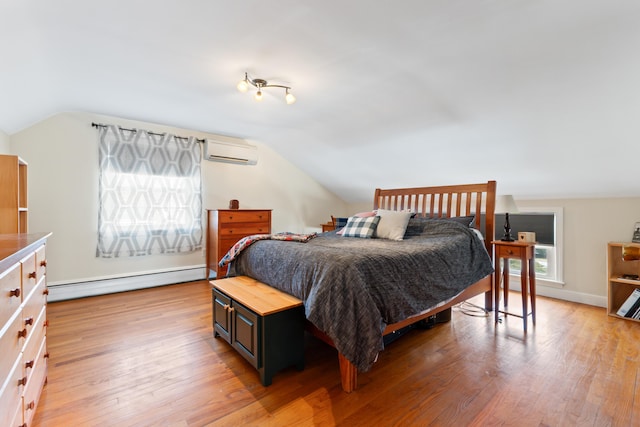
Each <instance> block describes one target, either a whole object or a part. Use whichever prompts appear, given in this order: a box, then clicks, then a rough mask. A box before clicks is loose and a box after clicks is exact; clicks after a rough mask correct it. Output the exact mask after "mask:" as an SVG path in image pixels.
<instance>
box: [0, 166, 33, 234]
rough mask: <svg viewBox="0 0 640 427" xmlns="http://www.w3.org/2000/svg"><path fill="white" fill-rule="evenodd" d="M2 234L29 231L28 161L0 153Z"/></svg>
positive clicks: (0, 230) (0, 221)
mask: <svg viewBox="0 0 640 427" xmlns="http://www.w3.org/2000/svg"><path fill="white" fill-rule="evenodd" d="M0 182H1V183H2V186H0V234H12V233H27V232H28V227H27V224H28V213H29V209H28V208H27V163H26V162H25V161H24V160H22V159H21V158H20V157H18V156H10V155H0Z"/></svg>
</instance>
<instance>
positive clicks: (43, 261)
mask: <svg viewBox="0 0 640 427" xmlns="http://www.w3.org/2000/svg"><path fill="white" fill-rule="evenodd" d="M45 247H46V246H45V245H42V246H40V247H39V248H38V250H36V275H37V279H38V281H40V280H41V279H42V278H43V277H44V276H45V275H46V274H47V254H46V250H45Z"/></svg>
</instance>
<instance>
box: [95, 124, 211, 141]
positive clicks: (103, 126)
mask: <svg viewBox="0 0 640 427" xmlns="http://www.w3.org/2000/svg"><path fill="white" fill-rule="evenodd" d="M91 126H93V127H94V128H106V127H108V125H103V124H102V123H94V122H91ZM118 129H120V130H126V131H128V132H138V129H127V128H123V127H122V126H118ZM145 132H147V133H148V134H149V135H158V136H162V135H166V134H167V133H166V132H165V133H157V132H151V131H148V130H147V131H145ZM173 136H174V137H175V138H178V139H189V138H188V137H185V136H178V135H173ZM195 140H196V142H200V143H204V142H205V140H204V139H198V138H196V139H195Z"/></svg>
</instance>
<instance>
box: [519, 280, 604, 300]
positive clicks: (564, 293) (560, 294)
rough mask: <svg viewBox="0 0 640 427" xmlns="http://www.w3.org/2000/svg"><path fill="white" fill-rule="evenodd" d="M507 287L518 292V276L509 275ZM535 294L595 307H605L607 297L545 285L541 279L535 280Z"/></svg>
mask: <svg viewBox="0 0 640 427" xmlns="http://www.w3.org/2000/svg"><path fill="white" fill-rule="evenodd" d="M509 289H510V290H512V291H516V292H520V277H519V276H511V279H510V281H509ZM536 294H537V295H540V296H543V297H549V298H556V299H561V300H564V301H571V302H577V303H580V304H587V305H593V306H596V307H606V306H607V297H606V296H601V295H593V294H585V293H582V292H575V291H569V290H566V289H563V288H562V286H559V285H556V286H553V285H545V282H544V281H543V280H541V281H538V280H536Z"/></svg>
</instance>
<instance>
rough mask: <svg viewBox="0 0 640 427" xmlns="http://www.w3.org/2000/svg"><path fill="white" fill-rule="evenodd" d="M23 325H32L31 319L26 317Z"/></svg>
mask: <svg viewBox="0 0 640 427" xmlns="http://www.w3.org/2000/svg"><path fill="white" fill-rule="evenodd" d="M24 325H25V326H28V325H33V317H27V318H26V319H24Z"/></svg>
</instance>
